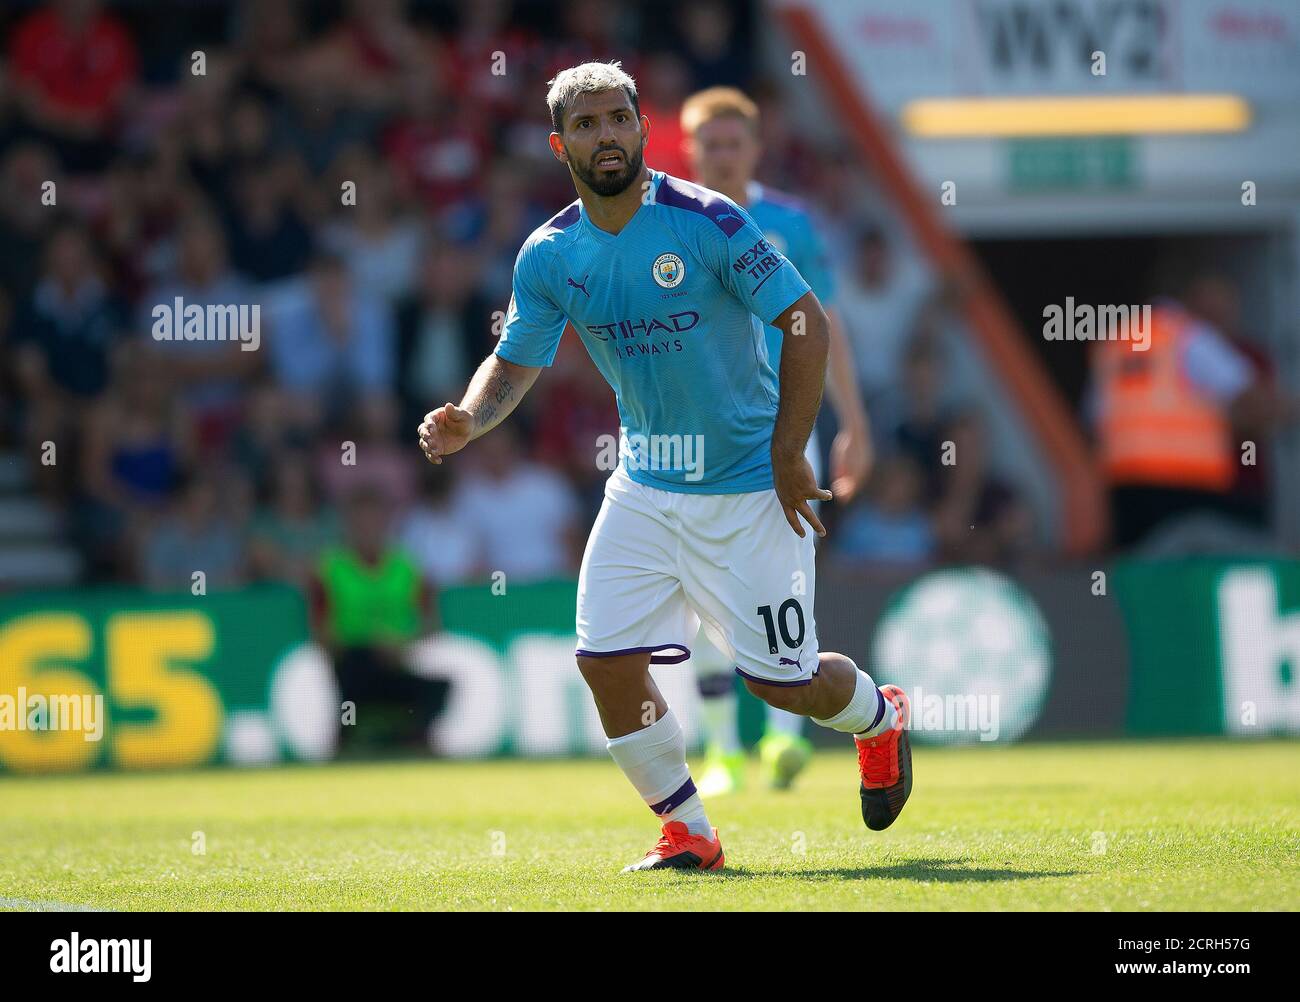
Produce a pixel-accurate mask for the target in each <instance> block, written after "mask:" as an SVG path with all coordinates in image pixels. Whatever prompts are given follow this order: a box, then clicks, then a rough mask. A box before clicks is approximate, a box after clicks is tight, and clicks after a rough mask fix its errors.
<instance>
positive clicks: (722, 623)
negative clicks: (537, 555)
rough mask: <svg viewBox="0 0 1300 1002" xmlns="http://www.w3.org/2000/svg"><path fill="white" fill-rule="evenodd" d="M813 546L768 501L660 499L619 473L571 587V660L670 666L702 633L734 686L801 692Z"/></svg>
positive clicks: (809, 536) (810, 664) (763, 497)
mask: <svg viewBox="0 0 1300 1002" xmlns="http://www.w3.org/2000/svg"><path fill="white" fill-rule="evenodd" d="M805 527H806V526H805ZM806 528H807V527H806ZM814 538H815V534H814V532H813V531H812V529H811V528H807V532H806V535H805V536H804V538H802V539H800V538H799V537H798V536H796V535H795V534H794V531H793V530H792V529H791V528H790V524H789V523H788V522H787V521H786V519H785V514H784V513H783V512H782V510H781V505H780V502H779V501H777V497H776V492H775V491H771V490H766V491H755V492H753V493H748V494H684V493H679V492H676V491H664V490H659V489H658V488H654V487H646V486H645V485H643V484H638V483H636V482H635V481H633V480H632V479H631V478H630V477H629V476H628V475H627V472H626V471H625V470H624V469H623V467H622V466H620V467H619V468H618V469H617V470H615V471H614V473H613V474H612V475H611V476H610V478H609V480H608V481H607V482H606V484H605V500H604V503H603V504H602V505H601V509H600V514H599V515H597V516H596V523H595V525H594V526H592V530H591V536H590V538H589V539H588V540H587V551H586V553H585V554H584V555H583V558H582V570H581V572H580V573H579V575H578V651H577V653H578V655H579V656H583V657H602V656H603V657H609V656H613V655H618V654H633V653H649V654H650V655H651V658H650V660H651V663H653V664H678V663H680V662H682V661H685V660H686V659H687V658H688V657H690V654H691V652H690V648H689V647H688V646H687V645H688V644H689V643H691V642H693V640H694V638H695V635H696V632H697V630H699V628H700V627H701V626H703V628H704V629H703V632H704V633H706V634H707V635H708V637H709V639H710V640H711V641H712V642H713V643H715V644H716V645H717V647H718V649H719V650H720V651H722V652H723V654H725V655H726V657H727V658H728V659H729V660H730V661H731V663H732V664H734V665H735V666H736V671H737V672H738V673H739V674H740V675H743V676H744V677H746V678H750V679H753V680H755V681H759V682H767V683H771V684H774V685H806V684H808V682H810V681H811V680H812V677H813V675H814V674H816V671H817V661H818V658H817V655H818V650H817V624H816V622H815V620H814V618H813V595H814V594H815V568H814V546H813V540H814Z"/></svg>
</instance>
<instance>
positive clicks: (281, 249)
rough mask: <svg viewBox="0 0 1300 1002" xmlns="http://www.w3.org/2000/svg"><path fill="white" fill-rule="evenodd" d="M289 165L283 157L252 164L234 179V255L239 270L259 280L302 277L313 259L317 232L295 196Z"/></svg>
mask: <svg viewBox="0 0 1300 1002" xmlns="http://www.w3.org/2000/svg"><path fill="white" fill-rule="evenodd" d="M286 166H289V165H286V164H285V163H284V162H283V161H282V162H281V163H280V164H279V165H276V164H270V163H268V164H262V165H258V166H255V167H248V168H246V169H245V170H244V171H243V172H242V173H241V174H240V175H239V177H238V178H237V179H236V181H235V183H234V188H235V193H236V197H235V198H234V200H233V206H234V210H233V214H232V216H231V220H230V256H231V260H232V261H233V263H234V266H235V268H237V269H238V270H239V271H240V272H241V273H243V274H245V275H247V276H248V277H249V278H251V279H253V280H255V281H258V282H273V281H277V280H280V279H285V278H289V277H291V276H294V275H297V274H299V273H300V272H301V271H302V269H303V268H304V267H305V266H306V264H307V262H308V260H309V259H310V257H311V245H312V237H311V231H310V230H309V229H308V228H307V224H306V222H305V221H304V220H303V217H302V215H301V213H300V212H299V210H298V207H297V206H296V205H295V204H294V202H293V200H292V199H291V198H290V197H289V192H288V190H287V188H288V184H291V183H292V167H291V166H290V167H289V171H290V173H289V174H288V176H286V172H285V170H284V168H285V167H286ZM286 182H287V183H286Z"/></svg>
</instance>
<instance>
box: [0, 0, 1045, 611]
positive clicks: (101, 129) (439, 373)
mask: <svg viewBox="0 0 1300 1002" xmlns="http://www.w3.org/2000/svg"><path fill="white" fill-rule="evenodd" d="M516 8H517V9H516ZM215 11H216V12H218V13H220V14H221V17H220V18H219V19H218V20H217V21H216V22H215V23H211V24H208V23H206V22H205V23H204V24H197V25H195V24H192V25H189V26H187V29H186V30H184V31H175V32H170V33H169V32H166V31H160V30H158V28H157V26H156V25H151V24H149V19H150V18H151V17H153V16H154V15H156V13H157V11H156V10H155V9H154V8H153V7H151V6H149V5H140V6H131V5H127V6H125V7H117V6H107V5H104V4H102V3H99V2H96V0H55V2H51V3H47V4H40V5H34V6H32V7H31V8H29V9H28V10H26V11H25V12H21V13H15V14H12V15H10V20H9V22H8V23H7V25H6V28H7V51H6V53H5V57H6V60H5V64H4V67H3V81H4V84H3V90H2V91H0V96H2V99H3V100H2V102H0V123H2V126H0V127H2V128H3V143H2V144H0V148H3V150H4V154H3V158H2V159H0V353H2V355H0V358H2V359H3V362H4V365H3V366H2V367H0V372H3V373H5V374H6V375H5V378H4V380H3V383H0V394H3V395H4V399H5V401H6V406H5V407H4V408H3V414H4V421H5V423H4V426H3V428H2V429H0V434H3V435H4V436H5V437H6V438H7V439H9V441H10V443H11V444H12V445H19V446H21V447H22V448H23V449H24V451H25V452H26V453H27V454H28V455H29V456H32V457H37V456H40V455H41V449H42V447H43V445H44V443H54V444H55V446H56V448H57V457H58V458H57V461H56V462H52V463H48V464H40V465H34V466H33V470H34V473H35V475H36V476H37V477H38V478H39V480H38V486H39V489H40V491H41V493H42V494H43V495H44V496H45V498H46V499H47V500H48V502H49V503H50V504H52V505H55V506H57V507H58V508H59V509H60V510H61V511H62V512H63V513H64V514H65V516H66V525H67V527H68V532H69V534H70V537H71V539H72V540H73V541H74V542H75V545H76V546H77V548H78V549H79V550H80V552H81V554H82V556H83V558H84V561H85V567H86V577H87V579H89V580H110V581H121V582H134V583H138V584H143V585H146V586H149V587H155V588H176V587H187V586H189V585H190V583H191V577H190V576H191V573H192V570H193V569H194V568H204V569H205V573H206V576H207V583H208V586H209V587H226V586H232V585H238V584H241V583H244V582H249V581H255V580H267V579H269V580H284V581H290V582H295V583H298V584H300V585H302V586H304V587H309V586H310V583H311V581H312V580H313V578H314V576H315V575H316V573H317V570H318V566H319V561H320V559H321V554H322V553H323V552H324V551H325V550H326V549H327V548H328V547H330V546H334V545H340V544H341V545H345V546H346V545H354V544H355V541H354V540H351V536H350V535H349V528H348V522H349V519H348V511H349V510H350V507H352V506H350V503H349V502H350V498H351V497H352V496H353V495H354V494H357V493H358V492H361V491H365V492H366V497H367V498H369V499H370V501H371V502H374V501H375V499H380V500H382V503H383V506H384V509H385V519H384V523H383V524H384V526H385V532H386V534H387V537H388V541H389V545H390V546H394V547H400V548H401V549H402V550H403V552H404V553H405V554H406V555H407V556H408V557H409V558H410V559H411V560H412V561H413V562H414V563H415V565H416V566H417V567H418V568H419V571H420V573H421V575H422V576H423V578H424V579H425V580H426V581H427V582H428V584H430V585H431V586H433V587H435V588H437V587H444V586H447V585H451V584H455V583H459V582H466V581H475V580H481V579H484V578H485V577H486V576H487V575H488V574H490V573H491V572H493V571H503V572H504V573H505V574H506V575H507V576H508V577H509V578H511V579H512V580H529V579H540V578H546V577H554V576H562V575H569V574H572V573H573V572H574V571H575V570H576V566H577V561H578V559H579V557H580V554H581V545H582V540H583V538H584V536H585V531H586V529H587V527H588V526H589V524H590V521H591V519H592V517H593V516H594V513H595V511H596V509H597V507H598V505H599V501H600V497H601V490H602V485H603V480H604V478H605V476H606V475H607V471H605V470H602V469H599V468H598V464H597V462H596V457H597V453H598V442H599V440H600V436H602V435H605V434H611V433H615V434H616V433H617V424H618V421H617V414H616V411H615V409H614V402H613V399H612V394H611V393H610V392H609V390H608V388H607V387H606V386H605V384H604V383H603V381H602V380H601V379H600V377H599V375H598V374H597V373H596V371H595V369H594V367H593V366H592V365H591V364H590V362H589V360H588V359H587V357H586V355H585V352H583V351H582V349H581V346H580V345H579V344H578V343H577V341H576V338H574V337H573V336H572V332H570V333H569V334H566V337H565V343H564V347H563V348H562V350H561V353H560V355H559V358H558V360H557V363H556V365H555V367H554V368H553V370H552V371H550V372H548V373H547V375H546V378H544V379H543V380H541V381H540V382H539V384H538V386H537V387H536V388H535V389H534V391H533V392H532V393H531V394H530V395H529V397H528V398H527V399H526V401H525V403H524V405H523V407H522V408H521V410H520V412H519V413H518V414H517V415H516V417H515V418H512V420H511V422H510V423H509V424H508V425H507V426H506V427H503V428H502V429H501V430H499V431H496V432H494V433H493V434H492V435H490V436H488V437H486V438H485V439H484V440H483V441H482V442H480V443H478V444H477V445H476V447H475V448H474V449H473V450H470V451H468V452H467V453H466V454H465V455H464V456H463V457H458V459H457V462H455V463H448V464H444V465H443V466H441V467H432V466H430V465H428V464H427V463H425V462H424V461H423V459H422V457H421V455H420V453H419V450H418V448H416V447H415V443H414V436H413V429H414V428H415V426H416V425H417V424H418V422H419V420H420V418H421V416H422V415H423V414H424V412H425V411H426V410H428V409H429V408H430V407H431V406H436V405H437V404H439V403H442V402H445V401H447V400H458V399H459V395H460V393H461V392H462V390H463V388H464V386H465V384H466V382H467V380H468V378H469V376H470V375H471V374H472V372H473V370H474V367H475V366H476V365H477V363H478V361H479V360H480V359H481V358H482V357H483V356H484V355H486V354H487V353H488V352H489V351H491V349H492V346H493V327H494V323H496V322H497V320H498V318H499V315H500V313H499V311H503V310H504V308H505V305H506V303H507V302H508V299H509V290H510V277H511V269H512V265H513V260H514V256H515V254H516V252H517V250H518V248H519V246H520V244H521V243H522V241H523V240H524V238H525V237H526V236H527V234H528V233H529V232H530V231H531V230H532V229H533V228H534V227H535V226H537V225H538V224H540V223H541V222H543V221H545V219H547V218H549V216H550V215H552V214H553V213H554V212H555V211H556V210H557V209H558V208H559V207H561V206H563V205H565V204H567V203H568V202H569V201H571V200H572V197H573V193H572V187H571V182H570V181H569V179H568V177H567V174H566V173H565V172H564V171H563V170H562V169H561V168H560V167H558V166H557V165H556V164H555V163H554V162H553V160H552V158H551V155H550V152H549V150H548V148H547V143H546V136H547V134H548V132H549V131H550V122H549V118H548V113H547V109H546V105H545V102H544V94H545V91H546V81H547V80H548V79H549V78H550V77H551V76H552V75H553V74H554V73H555V72H556V71H557V70H558V69H560V68H563V67H564V66H567V65H571V64H573V63H576V62H579V61H582V60H585V59H589V58H611V57H613V56H622V57H624V59H625V62H626V64H627V67H628V69H629V70H630V71H631V72H632V73H633V74H634V75H635V76H636V77H637V79H638V81H639V86H640V90H641V99H642V108H643V110H644V111H645V112H646V113H647V114H648V115H649V116H650V117H651V121H652V124H653V129H654V131H653V138H652V141H651V147H650V149H649V151H648V156H647V160H648V162H650V163H651V165H652V166H655V167H657V168H660V169H664V170H667V171H669V172H670V173H677V174H680V175H684V176H689V170H688V167H687V166H686V164H685V163H684V162H683V158H682V153H681V141H680V130H679V126H678V124H677V109H678V107H679V105H680V103H681V100H682V99H683V98H684V97H685V96H686V95H687V94H689V93H691V92H692V91H693V90H695V89H698V88H701V87H705V86H710V85H714V84H718V83H727V84H739V85H741V86H743V87H745V88H747V89H748V90H749V91H750V92H751V93H753V94H754V95H755V96H756V98H757V99H758V100H759V101H760V104H761V106H762V107H763V123H764V143H765V147H766V150H767V153H766V156H765V161H764V170H763V178H764V180H765V181H767V182H768V183H771V184H774V185H775V186H777V187H779V188H786V189H789V190H792V191H796V192H800V193H803V194H807V195H814V197H813V198H811V199H810V200H811V201H812V202H813V204H814V205H816V204H817V203H818V201H820V202H821V203H822V204H825V205H830V204H840V205H843V204H846V203H845V202H844V197H845V195H846V193H849V192H852V191H855V190H858V189H862V188H863V187H864V184H863V178H862V177H861V176H860V175H857V174H856V173H854V172H852V171H850V170H847V169H846V168H845V166H844V165H843V163H842V158H835V157H831V156H830V155H829V154H823V153H820V152H818V151H816V150H815V149H813V148H812V147H811V146H810V144H809V143H808V141H807V140H806V139H805V138H803V137H801V136H800V134H799V133H798V131H797V130H795V129H793V128H792V127H791V124H790V118H789V115H788V113H787V111H786V109H785V108H784V107H783V106H782V104H781V99H780V97H779V95H778V94H777V93H776V91H775V89H774V88H772V87H770V86H768V85H767V84H766V83H765V81H764V80H763V79H762V78H761V76H760V75H759V74H758V73H757V72H756V70H755V66H756V63H755V60H754V59H753V56H752V49H753V37H752V25H750V24H748V23H747V21H746V17H747V14H746V11H745V9H744V8H743V7H740V6H733V5H731V4H727V3H722V2H713V0H702V2H690V3H684V4H683V5H681V7H680V9H679V11H678V13H679V15H680V16H679V18H678V19H677V31H678V33H677V34H675V35H674V36H673V37H672V38H671V39H668V38H664V39H658V38H657V36H656V30H657V21H658V19H657V18H653V17H650V16H649V12H648V11H646V12H643V13H640V14H637V13H631V14H629V13H628V12H627V11H626V10H622V11H618V10H616V9H615V7H614V5H609V4H605V3H601V2H599V0H572V2H568V3H562V4H553V5H548V4H542V5H536V4H518V5H512V4H511V3H509V2H505V0H472V2H462V3H459V4H455V5H421V4H406V3H403V2H400V0H350V2H344V3H339V4H333V5H320V4H313V5H303V4H296V3H292V2H283V3H257V2H251V0H250V2H245V3H242V4H232V5H229V6H219V7H217V8H215ZM190 13H193V11H191V12H190ZM209 13H211V11H209ZM196 37H197V38H200V39H203V41H202V42H201V43H195V42H193V41H192V39H194V38H196ZM177 38H186V39H187V40H189V41H187V43H186V44H185V45H184V46H183V47H181V46H180V43H179V42H177V41H175V39H177ZM629 54H632V58H631V59H628V56H629ZM828 239H829V241H830V242H831V243H832V244H833V245H834V246H835V247H836V250H837V252H836V254H835V255H834V257H835V259H836V260H837V261H844V262H846V263H847V266H846V270H845V274H844V275H843V276H841V279H840V289H841V294H842V297H843V303H842V312H843V315H844V316H845V317H846V318H847V319H848V320H849V321H850V322H851V324H852V327H853V329H852V330H851V331H850V334H851V335H854V336H856V337H858V338H860V339H862V341H863V343H864V344H867V345H870V346H871V348H872V350H859V351H858V358H859V366H860V378H861V380H862V382H863V387H864V390H865V391H866V394H867V398H868V400H869V402H870V403H871V406H872V410H873V416H874V417H876V418H877V424H876V436H877V439H878V441H877V452H878V454H879V455H880V457H881V460H882V462H881V465H880V467H879V470H878V474H877V477H876V480H875V482H874V483H873V484H872V485H871V488H870V490H869V492H868V495H867V496H866V497H864V498H863V499H862V500H861V501H860V502H859V504H858V506H857V507H856V508H854V509H852V510H851V511H849V512H847V513H844V514H843V517H842V518H841V522H842V526H841V529H842V532H841V533H840V534H839V537H840V538H839V541H838V542H837V547H838V552H839V553H840V554H841V555H842V556H844V557H846V558H848V559H878V560H898V561H914V562H927V561H930V560H935V559H946V558H951V559H979V558H985V559H990V560H997V559H1000V558H1001V557H1005V556H1007V555H1008V554H1009V553H1013V552H1014V551H1015V550H1016V548H1018V547H1021V546H1022V545H1024V542H1025V540H1026V539H1027V538H1028V529H1027V524H1026V516H1025V514H1024V509H1023V506H1021V505H1020V504H1019V503H1018V502H1017V500H1016V499H1015V497H1014V495H1013V493H1012V492H1011V491H1010V490H1009V489H1008V488H1006V487H1005V486H1003V485H1001V484H999V483H998V482H997V481H996V480H995V479H994V478H992V477H989V476H983V475H981V474H980V473H979V471H977V470H976V469H975V467H974V464H969V465H967V464H963V466H962V470H963V473H962V475H961V478H960V482H958V479H959V478H957V477H956V476H953V475H945V473H947V474H952V472H953V471H950V470H945V469H944V468H942V467H940V466H938V465H937V464H936V463H935V461H934V457H935V443H936V442H938V441H942V440H944V439H945V438H948V437H951V436H952V435H955V434H960V435H964V436H967V437H968V438H969V439H970V440H971V441H972V442H976V441H978V440H979V438H980V435H981V427H980V422H979V418H978V415H976V414H970V413H960V414H952V413H946V412H943V411H942V409H941V407H940V394H941V386H940V385H939V384H940V383H941V382H942V372H941V369H942V366H941V365H940V362H939V357H938V354H937V353H936V351H935V349H934V346H933V344H932V342H931V339H929V338H927V337H926V336H925V329H926V328H927V327H930V326H934V324H935V323H936V320H935V312H936V307H935V305H934V296H933V293H932V290H930V289H929V288H928V286H927V283H926V281H925V279H924V277H923V273H922V270H921V269H919V268H917V267H916V266H915V261H910V263H909V259H907V258H906V257H905V256H904V255H903V254H901V253H900V252H898V250H897V248H895V249H894V252H893V253H891V248H890V246H889V240H888V238H887V236H886V232H885V230H884V229H883V228H882V227H880V226H879V225H877V224H876V223H874V222H870V221H851V222H845V221H843V220H841V222H840V223H839V224H838V225H837V226H831V225H829V224H828ZM178 297H179V298H180V299H181V300H182V301H183V303H184V304H186V305H190V304H195V305H199V306H207V305H215V304H258V305H259V307H260V338H259V343H258V346H257V347H258V350H253V351H250V350H243V349H244V347H247V346H241V345H240V344H239V343H237V342H234V341H227V342H212V341H197V340H196V341H185V340H183V339H181V340H158V339H156V338H155V337H153V336H152V335H151V331H152V330H153V328H154V313H153V310H154V308H155V307H156V306H158V305H159V304H171V303H173V302H174V301H175V300H176V299H177V298H178ZM904 382H905V383H906V389H905V390H904V392H902V393H901V394H900V393H899V392H898V388H899V387H900V386H901V385H903V383H904ZM9 403H12V404H13V406H9ZM973 451H974V450H972V452H973ZM363 507H365V506H363ZM368 507H369V508H373V507H374V504H373V503H370V504H368ZM974 525H979V526H980V530H981V531H979V532H976V533H974V534H972V532H971V531H970V529H969V528H968V527H969V526H974ZM959 528H960V531H958V530H959ZM985 530H987V531H985Z"/></svg>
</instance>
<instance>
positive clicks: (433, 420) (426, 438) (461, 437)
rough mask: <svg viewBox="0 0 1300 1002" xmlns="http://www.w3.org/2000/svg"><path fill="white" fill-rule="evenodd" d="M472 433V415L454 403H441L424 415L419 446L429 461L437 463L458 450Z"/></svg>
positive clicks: (463, 446)
mask: <svg viewBox="0 0 1300 1002" xmlns="http://www.w3.org/2000/svg"><path fill="white" fill-rule="evenodd" d="M473 434H474V415H472V414H471V413H470V412H469V411H463V410H461V409H460V408H459V407H457V406H456V405H455V404H452V403H447V404H443V405H442V406H441V407H439V408H438V409H437V410H432V411H429V413H428V414H426V415H424V422H423V423H422V424H421V425H420V448H421V449H423V450H424V455H425V457H426V458H427V459H428V460H429V462H431V463H434V464H438V463H441V462H442V457H443V456H450V455H451V454H452V453H453V452H459V451H460V450H461V449H463V448H465V446H466V445H468V444H469V440H470V436H471V435H473Z"/></svg>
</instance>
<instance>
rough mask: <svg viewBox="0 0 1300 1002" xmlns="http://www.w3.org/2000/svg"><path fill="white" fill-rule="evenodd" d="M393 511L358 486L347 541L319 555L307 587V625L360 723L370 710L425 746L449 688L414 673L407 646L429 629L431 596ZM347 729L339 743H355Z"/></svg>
mask: <svg viewBox="0 0 1300 1002" xmlns="http://www.w3.org/2000/svg"><path fill="white" fill-rule="evenodd" d="M391 516H392V509H391V506H390V504H389V502H388V500H387V498H386V497H385V496H384V495H383V494H382V493H380V492H378V491H376V490H374V489H372V488H365V487H362V488H358V489H356V490H355V491H353V492H352V493H351V494H350V495H349V496H348V498H347V500H346V502H345V503H344V507H343V517H344V541H343V543H342V544H340V545H337V546H331V547H329V548H328V549H326V550H325V552H324V553H323V554H322V555H321V557H320V560H319V561H318V564H317V572H316V577H315V580H314V582H313V586H312V623H313V631H314V632H315V634H316V637H317V639H318V641H319V642H320V643H321V644H322V645H323V646H324V647H325V649H326V650H327V651H328V652H329V654H330V659H331V661H332V663H333V665H334V672H335V674H336V675H337V677H338V684H339V692H340V695H341V697H342V699H343V700H344V702H345V703H351V704H352V705H353V707H354V709H355V712H356V722H357V724H358V725H363V726H367V727H368V725H369V724H370V723H371V718H372V717H373V716H375V715H381V716H387V717H388V719H387V720H383V721H382V723H383V724H387V725H388V726H387V727H386V728H384V729H389V728H391V729H392V730H393V731H394V732H395V737H396V738H397V740H399V741H402V742H404V743H407V744H422V743H423V741H424V738H425V734H426V731H427V728H428V725H429V722H430V721H431V720H432V719H433V717H434V716H435V715H436V714H437V713H438V711H439V709H440V708H441V706H442V703H443V701H444V699H445V696H446V685H445V683H443V682H440V681H432V680H428V679H423V678H419V677H417V676H415V675H412V674H411V673H410V670H409V665H408V664H407V660H406V651H407V649H408V647H409V645H410V643H411V642H412V641H414V640H416V639H418V638H419V637H421V636H424V635H425V634H426V633H427V632H429V631H430V630H431V629H432V628H433V626H434V602H433V593H432V591H431V590H430V588H429V587H428V585H426V584H425V582H424V581H423V579H422V578H421V576H420V572H419V569H418V568H417V567H416V565H415V562H414V560H412V559H411V557H410V555H409V554H408V553H406V551H405V550H403V549H401V548H400V547H398V546H395V545H393V544H392V543H391V541H390V537H389V529H390V521H391ZM353 735H354V732H353V730H352V728H349V727H345V728H344V743H345V745H346V744H350V743H352V741H351V739H352V738H353Z"/></svg>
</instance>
